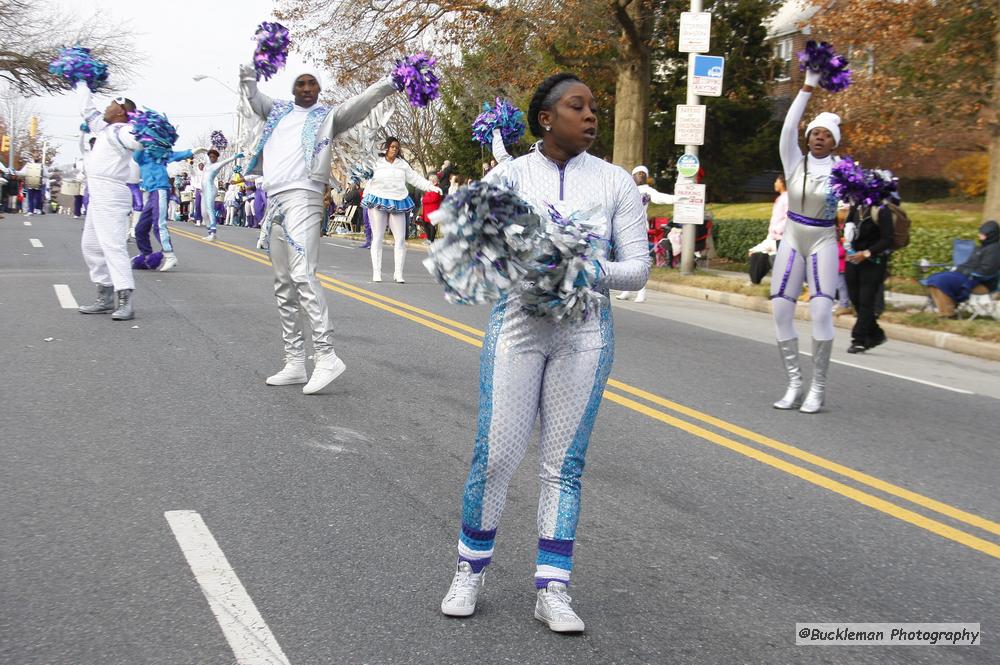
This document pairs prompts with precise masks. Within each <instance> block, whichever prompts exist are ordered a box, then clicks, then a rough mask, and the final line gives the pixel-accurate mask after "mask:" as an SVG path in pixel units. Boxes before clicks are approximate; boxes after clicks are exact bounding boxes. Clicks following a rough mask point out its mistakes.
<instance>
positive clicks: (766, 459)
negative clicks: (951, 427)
mask: <svg viewBox="0 0 1000 665" xmlns="http://www.w3.org/2000/svg"><path fill="white" fill-rule="evenodd" d="M171 233H172V234H175V235H178V236H182V237H184V238H189V239H191V240H202V238H201V236H199V235H197V234H194V233H191V232H190V231H187V230H185V229H179V228H174V227H171ZM212 244H213V246H215V247H218V248H219V249H222V250H224V251H227V252H231V253H233V254H236V255H237V256H241V257H243V258H246V259H249V260H251V261H256V262H257V263H260V264H263V265H270V264H271V262H270V261H269V260H268V259H267V256H266V255H265V254H263V253H262V252H257V251H254V250H249V249H246V248H244V247H240V246H239V245H234V244H232V243H227V242H223V241H220V240H217V241H215V242H214V243H212ZM317 277H318V278H319V280H320V281H321V283H322V284H323V286H324V287H325V288H327V289H329V290H330V291H334V292H335V293H339V294H341V295H345V296H347V297H349V298H353V299H355V300H358V301H360V302H363V303H365V304H367V305H371V306H372V307H375V308H378V309H381V310H383V311H386V312H389V313H391V314H394V315H396V316H401V317H403V318H404V319H408V320H410V321H413V322H414V323H418V324H420V325H422V326H425V327H427V328H430V329H431V330H435V331H437V332H439V333H442V334H444V335H447V336H449V337H452V338H454V339H457V340H459V341H461V342H465V343H466V344H469V345H471V346H475V347H482V345H483V342H482V340H483V337H484V333H483V331H481V330H479V329H478V328H474V327H472V326H468V325H465V324H464V323H461V322H459V321H455V320H453V319H449V318H447V317H444V316H441V315H440V314H435V313H434V312H430V311H427V310H425V309H421V308H419V307H414V306H413V305H410V304H408V303H405V302H402V301H399V300H396V299H394V298H389V297H388V296H384V295H382V294H380V293H375V292H373V291H368V290H366V289H362V288H360V287H358V286H354V285H353V284H349V283H347V282H344V281H341V280H339V279H334V278H333V277H330V276H328V275H324V274H322V273H317ZM626 395H628V396H626ZM604 398H605V399H607V400H608V401H610V402H614V403H616V404H620V405H621V406H624V407H625V408H627V409H631V410H632V411H635V412H637V413H641V414H643V415H645V416H648V417H649V418H652V419H654V420H658V421H660V422H662V423H665V424H667V425H670V426H671V427H675V428H677V429H680V430H683V431H685V432H687V433H689V434H692V435H694V436H697V437H699V438H701V439H704V440H705V441H709V442H711V443H714V444H716V445H719V446H722V447H724V448H727V449H729V450H732V451H733V452H736V453H739V454H741V455H744V456H746V457H749V458H750V459H753V460H756V461H758V462H761V463H762V464H766V465H768V466H771V467H773V468H775V469H778V470H780V471H784V472H785V473H788V474H791V475H793V476H795V477H797V478H801V479H802V480H805V481H807V482H810V483H812V484H814V485H818V486H819V487H823V488H825V489H828V490H830V491H832V492H836V493H837V494H840V495H841V496H844V497H847V498H848V499H852V500H854V501H857V502H858V503H860V504H862V505H865V506H868V507H869V508H872V509H874V510H877V511H879V512H882V513H885V514H886V515H890V516H892V517H895V518H896V519H899V520H902V521H904V522H908V523H909V524H912V525H914V526H917V527H920V528H922V529H926V530H927V531H930V532H932V533H936V534H937V535H939V536H941V537H943V538H947V539H949V540H952V541H954V542H956V543H960V544H962V545H965V546H966V547H969V548H971V549H974V550H977V551H979V552H983V553H984V554H988V555H989V556H992V557H994V558H997V559H1000V545H997V544H996V543H994V542H992V541H989V540H986V539H984V538H981V537H979V536H976V535H973V534H972V533H969V532H967V531H963V530H961V529H959V528H956V527H953V526H951V525H949V524H946V523H945V522H942V521H940V520H938V519H934V518H931V517H928V516H926V515H924V514H922V513H919V512H916V511H914V510H911V509H909V508H905V507H903V506H902V505H899V504H897V503H893V502H892V501H889V500H886V499H883V498H881V497H879V496H876V495H875V494H872V493H870V492H867V491H864V490H862V489H859V488H858V487H855V486H853V485H848V484H846V483H844V482H841V481H839V480H835V479H833V478H831V477H830V476H827V475H823V474H821V473H817V472H816V471H813V470H811V469H808V468H806V467H804V466H800V465H798V464H795V463H794V462H791V461H788V460H787V459H784V458H782V457H778V456H776V455H773V454H771V453H769V452H765V450H761V449H759V448H755V447H753V446H750V445H747V444H746V443H741V442H739V441H736V440H735V439H733V438H730V437H728V436H725V435H724V434H720V433H719V431H722V432H726V433H728V434H732V435H735V436H736V437H739V438H741V439H744V440H746V441H750V442H753V443H755V444H757V445H758V446H761V447H762V448H766V449H770V450H773V451H776V452H778V453H781V454H782V455H784V456H786V457H790V458H793V459H795V460H800V461H802V462H805V463H807V464H810V465H812V466H814V467H817V468H819V469H822V470H824V471H827V472H830V473H831V474H835V475H837V476H840V477H842V478H844V479H847V480H850V481H853V482H854V483H856V484H858V485H862V486H865V487H868V488H871V489H874V490H877V491H879V492H882V493H883V494H887V495H889V496H891V497H894V498H896V499H901V500H902V501H906V502H909V503H911V504H914V505H916V506H919V507H921V508H923V509H925V510H927V511H931V512H933V513H937V514H938V515H941V516H944V517H947V518H949V519H951V520H954V521H956V522H961V523H963V524H966V525H968V526H972V527H975V528H977V529H981V530H983V531H986V532H988V533H990V534H993V535H995V536H1000V524H998V523H997V522H994V521H992V520H988V519H986V518H984V517H980V516H979V515H974V514H972V513H969V512H966V511H964V510H961V509H959V508H956V507H954V506H951V505H948V504H946V503H942V502H940V501H937V500H935V499H931V498H929V497H926V496H924V495H922V494H918V493H917V492H912V491H910V490H907V489H905V488H903V487H899V486H898V485H894V484H892V483H889V482H886V481H884V480H881V479H880V478H876V477H874V476H871V475H869V474H867V473H864V472H861V471H857V470H856V469H851V468H850V467H846V466H844V465H842V464H838V463H837V462H833V461H831V460H828V459H826V458H824V457H820V456H819V455H814V454H812V453H809V452H806V451H804V450H801V449H799V448H796V447H795V446H792V445H789V444H787V443H782V442H781V441H777V440H775V439H772V438H770V437H768V436H765V435H763V434H759V433H757V432H754V431H752V430H748V429H745V428H743V427H740V426H739V425H735V424H733V423H730V422H727V421H725V420H722V419H720V418H716V417H714V416H711V415H709V414H707V413H703V412H701V411H698V410H696V409H692V408H691V407H687V406H684V405H683V404H678V403H677V402H673V401H671V400H668V399H665V398H663V397H660V396H659V395H656V394H654V393H651V392H648V391H646V390H643V389H641V388H637V387H635V386H631V385H629V384H627V383H623V382H621V381H618V380H616V379H611V380H609V381H608V388H607V389H606V390H605V391H604ZM633 398H638V400H643V401H641V402H640V401H637V399H633ZM651 405H652V406H651ZM656 407H662V408H656ZM664 409H666V410H664ZM672 414H676V415H672ZM678 416H683V417H684V418H687V419H688V420H684V419H682V418H680V417H678ZM691 421H695V422H691ZM696 423H701V424H696ZM703 425H706V426H710V427H712V428H714V430H711V429H707V428H706V427H704V426H703ZM715 430H719V431H715Z"/></svg>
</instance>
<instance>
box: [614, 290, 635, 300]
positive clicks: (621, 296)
mask: <svg viewBox="0 0 1000 665" xmlns="http://www.w3.org/2000/svg"><path fill="white" fill-rule="evenodd" d="M630 295H632V292H631V291H622V292H621V293H619V294H618V295H616V296H615V298H616V299H617V300H628V298H629V296H630Z"/></svg>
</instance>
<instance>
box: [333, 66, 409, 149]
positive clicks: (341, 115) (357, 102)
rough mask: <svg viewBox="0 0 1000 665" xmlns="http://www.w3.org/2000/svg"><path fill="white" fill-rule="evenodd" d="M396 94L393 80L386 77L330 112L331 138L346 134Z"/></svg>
mask: <svg viewBox="0 0 1000 665" xmlns="http://www.w3.org/2000/svg"><path fill="white" fill-rule="evenodd" d="M394 92H396V86H395V85H393V83H392V79H390V78H389V77H386V78H384V79H382V80H381V81H379V82H378V83H375V84H373V85H370V86H368V88H367V89H366V90H365V91H364V92H362V93H361V94H359V95H355V96H354V97H351V98H350V99H348V100H347V101H346V102H344V103H343V104H341V105H340V106H337V107H336V108H334V109H333V110H332V111H330V116H331V117H330V134H329V136H330V138H333V137H335V136H337V135H338V134H340V133H342V132H346V131H347V130H348V129H350V128H351V127H353V126H354V125H356V124H358V123H359V122H361V121H362V120H364V119H365V118H366V117H367V116H368V114H369V113H371V111H372V109H373V108H375V107H376V106H378V105H379V104H381V103H382V100H384V99H385V98H386V97H388V96H389V95H391V94H392V93H394Z"/></svg>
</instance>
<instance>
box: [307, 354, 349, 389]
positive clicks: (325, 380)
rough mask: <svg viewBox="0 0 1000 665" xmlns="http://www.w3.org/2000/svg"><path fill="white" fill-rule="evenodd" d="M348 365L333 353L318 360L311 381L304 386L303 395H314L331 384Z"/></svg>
mask: <svg viewBox="0 0 1000 665" xmlns="http://www.w3.org/2000/svg"><path fill="white" fill-rule="evenodd" d="M345 369H347V365H345V364H344V361H343V360H341V359H340V358H338V357H337V356H336V354H331V355H329V356H327V357H326V358H324V359H322V360H319V361H317V362H316V366H315V367H314V368H313V373H312V376H311V377H309V383H307V384H306V385H305V386H303V387H302V394H303V395H313V394H315V393H318V392H319V391H321V390H323V388H326V387H327V386H328V385H330V384H331V383H332V382H333V380H334V379H336V378H337V377H338V376H340V375H341V374H343V373H344V370H345Z"/></svg>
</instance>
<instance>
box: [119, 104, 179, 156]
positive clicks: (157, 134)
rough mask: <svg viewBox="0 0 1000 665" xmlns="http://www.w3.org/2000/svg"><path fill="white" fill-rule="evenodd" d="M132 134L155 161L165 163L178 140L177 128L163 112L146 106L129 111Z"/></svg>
mask: <svg viewBox="0 0 1000 665" xmlns="http://www.w3.org/2000/svg"><path fill="white" fill-rule="evenodd" d="M129 124H131V126H132V136H134V137H135V140H136V141H138V142H139V143H141V144H142V146H143V150H145V152H146V154H147V155H148V156H149V157H150V158H152V159H153V161H156V162H159V163H161V164H165V163H166V162H167V160H168V159H169V158H170V155H171V153H172V152H173V149H174V144H175V143H176V142H177V129H176V128H174V126H173V125H171V124H170V120H168V119H167V116H165V115H163V114H162V113H157V112H156V111H154V110H152V109H150V108H146V109H145V110H144V111H135V112H132V113H129Z"/></svg>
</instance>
